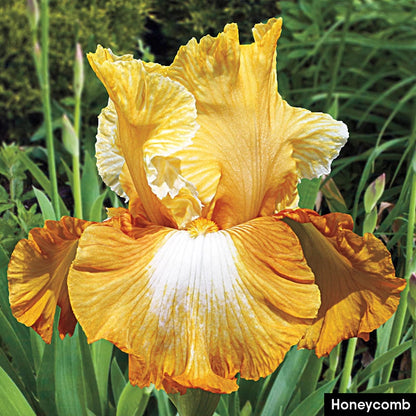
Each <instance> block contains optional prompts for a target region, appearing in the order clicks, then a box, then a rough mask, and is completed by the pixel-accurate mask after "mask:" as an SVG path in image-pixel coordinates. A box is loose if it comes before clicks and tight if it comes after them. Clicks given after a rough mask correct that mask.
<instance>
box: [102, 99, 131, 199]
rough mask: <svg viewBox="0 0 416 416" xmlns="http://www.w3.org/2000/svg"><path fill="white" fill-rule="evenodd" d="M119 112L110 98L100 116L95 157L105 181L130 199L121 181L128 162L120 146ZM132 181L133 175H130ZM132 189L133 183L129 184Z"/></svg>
mask: <svg viewBox="0 0 416 416" xmlns="http://www.w3.org/2000/svg"><path fill="white" fill-rule="evenodd" d="M117 124H118V123H117V112H116V108H115V107H114V103H113V102H112V101H111V100H108V105H107V107H105V108H103V110H102V111H101V114H100V115H99V116H98V132H97V141H96V143H95V157H96V158H97V168H98V173H99V174H100V176H101V178H102V180H103V181H104V183H105V184H106V185H107V186H109V187H110V188H111V190H113V191H114V192H115V193H116V194H117V195H119V196H121V197H123V198H125V199H128V198H129V197H130V196H129V195H128V193H127V192H126V189H124V188H123V187H122V184H121V183H120V175H121V174H122V170H123V167H124V165H125V163H126V160H125V159H124V156H123V154H122V151H121V148H120V144H119V143H120V141H119V138H118V126H117ZM128 179H129V182H130V183H131V177H128ZM129 185H130V186H129V187H128V188H129V189H131V188H132V187H133V186H132V185H133V184H132V183H131V184H129Z"/></svg>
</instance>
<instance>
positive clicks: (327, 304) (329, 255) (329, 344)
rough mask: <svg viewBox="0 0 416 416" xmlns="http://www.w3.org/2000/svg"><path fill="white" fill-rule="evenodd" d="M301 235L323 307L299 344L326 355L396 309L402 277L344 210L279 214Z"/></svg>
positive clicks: (384, 251)
mask: <svg viewBox="0 0 416 416" xmlns="http://www.w3.org/2000/svg"><path fill="white" fill-rule="evenodd" d="M279 216H280V217H285V218H286V220H285V221H287V222H288V224H289V225H290V227H291V228H292V229H293V231H294V232H295V233H296V235H297V236H298V237H299V240H300V242H301V244H302V249H303V252H304V254H305V257H306V260H307V262H308V264H309V266H310V267H311V269H312V271H313V273H314V274H315V278H316V284H317V285H318V286H319V289H320V291H321V298H322V306H321V308H320V310H319V313H318V316H317V318H316V320H315V322H314V323H313V325H312V326H311V327H310V328H309V329H308V331H307V332H306V334H305V336H304V338H303V340H302V341H301V343H300V344H299V346H300V347H305V348H309V349H312V348H315V351H316V354H317V355H318V356H322V355H326V354H328V353H329V352H330V351H331V349H332V348H333V347H334V346H335V345H337V344H338V343H339V342H340V341H342V340H344V339H347V338H352V337H356V336H358V337H361V338H363V339H365V340H368V337H369V333H370V332H371V331H373V330H374V329H376V328H378V327H379V326H380V325H382V324H383V323H385V322H386V321H387V320H388V319H389V318H390V317H391V316H392V314H393V313H394V312H395V310H396V308H397V306H398V304H399V300H400V292H401V291H402V290H403V289H404V287H405V285H406V281H405V280H404V279H399V278H396V277H395V272H394V267H393V264H392V261H391V257H390V253H389V252H388V250H387V249H386V248H385V247H384V245H383V243H382V242H381V241H380V240H378V239H377V238H376V237H374V236H373V235H372V234H365V235H364V236H363V237H360V236H358V235H357V234H354V233H353V232H352V227H353V224H352V220H351V217H350V216H348V215H346V214H338V213H337V214H328V215H324V216H322V217H321V216H319V215H318V214H316V213H315V212H313V211H309V210H296V211H288V212H283V213H279Z"/></svg>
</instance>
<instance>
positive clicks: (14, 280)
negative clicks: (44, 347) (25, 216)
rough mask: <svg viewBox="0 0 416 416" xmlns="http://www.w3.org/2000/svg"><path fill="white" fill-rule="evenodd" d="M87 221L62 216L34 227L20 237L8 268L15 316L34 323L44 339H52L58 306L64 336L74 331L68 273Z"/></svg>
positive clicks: (31, 323)
mask: <svg viewBox="0 0 416 416" xmlns="http://www.w3.org/2000/svg"><path fill="white" fill-rule="evenodd" d="M90 224H91V223H90V222H88V221H83V220H79V219H77V218H71V217H63V218H62V219H61V220H60V221H46V223H45V226H44V227H43V228H34V229H32V230H31V231H30V233H29V237H28V239H24V240H20V241H19V242H18V243H17V245H16V247H15V249H14V251H13V253H12V256H11V259H10V263H9V268H8V272H7V275H8V279H9V299H10V306H11V309H12V312H13V315H14V316H15V317H16V319H17V320H18V321H19V322H21V323H23V324H25V325H27V326H31V327H32V328H33V329H34V330H35V331H36V332H37V333H38V334H39V335H40V336H41V337H42V338H43V340H44V341H45V342H48V343H50V342H51V339H52V329H53V321H54V317H55V311H56V306H57V305H58V306H59V307H60V308H61V314H60V319H59V326H58V330H59V333H60V335H61V337H64V336H65V334H68V333H69V334H70V335H72V333H73V332H74V329H75V325H76V319H75V316H74V314H73V312H72V308H71V304H70V302H69V298H68V289H67V284H66V280H67V275H68V270H69V267H70V265H71V263H72V261H73V260H74V258H75V254H76V250H77V246H78V240H79V237H80V236H81V234H82V233H83V231H84V229H85V228H86V227H87V226H88V225H90Z"/></svg>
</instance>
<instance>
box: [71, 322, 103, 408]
mask: <svg viewBox="0 0 416 416" xmlns="http://www.w3.org/2000/svg"><path fill="white" fill-rule="evenodd" d="M78 343H79V349H80V353H81V358H80V359H81V363H82V369H83V375H84V385H85V395H86V400H87V404H88V409H89V410H91V411H93V412H94V413H95V414H96V415H100V414H102V413H103V410H104V409H107V407H108V397H107V390H106V391H105V394H104V395H103V396H104V397H102V400H100V393H99V389H98V387H99V386H98V381H97V377H96V371H95V369H94V364H93V357H92V355H93V354H92V350H93V348H92V346H91V347H90V346H89V345H88V342H87V337H86V336H85V334H84V332H83V330H82V328H81V327H80V326H78ZM107 379H108V367H107V378H106V380H105V388H106V389H107V384H108V382H107Z"/></svg>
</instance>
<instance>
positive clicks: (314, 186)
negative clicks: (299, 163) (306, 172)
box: [298, 178, 321, 209]
mask: <svg viewBox="0 0 416 416" xmlns="http://www.w3.org/2000/svg"><path fill="white" fill-rule="evenodd" d="M320 185H321V178H314V179H302V180H301V181H300V183H299V185H298V192H299V207H300V208H309V209H314V207H315V201H316V197H317V195H318V192H319V186H320Z"/></svg>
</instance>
